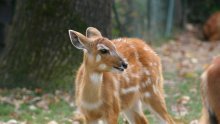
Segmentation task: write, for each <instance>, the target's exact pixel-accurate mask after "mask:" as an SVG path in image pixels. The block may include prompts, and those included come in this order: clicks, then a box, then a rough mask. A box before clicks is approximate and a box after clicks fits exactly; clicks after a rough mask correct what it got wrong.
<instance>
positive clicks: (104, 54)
mask: <svg viewBox="0 0 220 124" xmlns="http://www.w3.org/2000/svg"><path fill="white" fill-rule="evenodd" d="M69 36H70V40H71V42H72V44H73V46H75V47H76V48H78V49H82V50H84V62H85V64H86V66H87V67H89V68H90V69H92V70H95V71H113V70H117V71H124V69H126V68H127V63H126V62H125V61H124V60H123V58H122V57H121V56H120V55H119V54H118V52H117V50H116V48H115V46H114V44H113V43H112V42H111V41H110V40H109V39H107V38H104V37H102V35H101V33H100V32H99V31H98V30H97V29H96V28H93V27H89V28H87V30H86V36H84V35H83V34H81V33H79V32H77V31H73V30H69Z"/></svg>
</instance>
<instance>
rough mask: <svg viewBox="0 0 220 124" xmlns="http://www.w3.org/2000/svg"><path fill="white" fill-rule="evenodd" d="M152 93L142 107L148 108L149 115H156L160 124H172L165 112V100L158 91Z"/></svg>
mask: <svg viewBox="0 0 220 124" xmlns="http://www.w3.org/2000/svg"><path fill="white" fill-rule="evenodd" d="M157 92H158V93H155V92H152V95H151V96H150V97H148V98H147V99H146V98H145V99H144V107H146V108H148V109H149V110H150V112H151V113H153V114H154V115H156V117H157V118H158V119H159V120H160V124H174V121H173V119H172V118H171V116H170V115H169V114H168V112H167V108H166V103H165V99H164V96H163V94H162V93H159V92H160V91H159V90H158V91H157Z"/></svg>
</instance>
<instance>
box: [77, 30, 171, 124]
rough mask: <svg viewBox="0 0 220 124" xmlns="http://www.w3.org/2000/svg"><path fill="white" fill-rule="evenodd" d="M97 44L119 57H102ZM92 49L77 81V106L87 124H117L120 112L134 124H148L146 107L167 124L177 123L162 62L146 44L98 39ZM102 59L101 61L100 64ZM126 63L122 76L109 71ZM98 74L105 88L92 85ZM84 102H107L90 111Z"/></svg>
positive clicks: (96, 38) (78, 73) (101, 85)
mask: <svg viewBox="0 0 220 124" xmlns="http://www.w3.org/2000/svg"><path fill="white" fill-rule="evenodd" d="M93 31H94V30H93ZM92 34H96V32H95V33H94V32H93V33H92ZM88 40H89V38H88ZM81 42H83V43H85V42H84V41H81ZM85 44H86V43H85ZM97 44H104V45H105V46H107V47H108V48H109V49H110V50H109V51H111V52H115V55H114V56H110V55H101V54H100V53H98V50H97V48H96V46H97ZM88 49H89V50H88V52H84V60H83V63H82V65H81V66H80V68H79V70H78V72H77V76H76V80H75V85H76V86H75V88H76V93H75V94H76V105H77V107H78V109H79V111H80V112H81V113H83V115H84V116H85V118H86V122H87V123H94V122H95V121H97V120H99V119H101V120H105V122H106V123H107V124H116V123H117V119H118V116H119V112H123V113H125V114H126V115H127V117H128V119H129V120H130V121H131V123H132V124H133V123H134V124H147V123H148V121H147V119H146V117H145V115H144V113H143V111H142V108H141V107H142V104H143V106H146V107H148V108H149V109H150V110H152V112H153V113H156V115H158V117H159V118H160V119H162V120H164V121H163V122H166V123H167V124H173V123H174V122H173V120H172V118H171V117H170V115H169V114H168V112H167V108H166V104H165V99H164V91H163V76H162V69H161V62H160V58H159V56H158V55H157V54H156V53H155V52H154V51H153V50H152V49H151V48H150V47H149V46H148V45H147V44H145V43H144V41H142V40H140V39H136V38H122V39H115V40H111V41H110V40H108V39H106V38H102V37H95V38H93V41H92V42H90V48H88ZM98 55H100V56H101V60H100V61H98V62H96V61H95V59H96V57H97V56H98ZM124 59H126V61H127V62H128V68H127V69H126V70H124V72H122V73H114V72H111V69H110V68H109V67H113V66H119V65H120V64H119V62H120V61H125V60H124ZM101 64H105V65H107V67H106V70H102V69H100V68H99V66H100V65H101ZM94 73H99V74H102V75H103V78H102V79H103V80H102V82H101V84H98V85H94V84H93V83H92V81H91V79H90V76H91V75H92V74H94ZM147 81H148V83H146V82H147ZM82 100H83V101H86V102H89V103H97V101H99V100H102V101H103V102H102V104H101V105H100V106H99V107H97V108H94V109H91V110H89V109H87V108H85V107H83V106H82Z"/></svg>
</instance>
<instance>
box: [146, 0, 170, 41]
mask: <svg viewBox="0 0 220 124" xmlns="http://www.w3.org/2000/svg"><path fill="white" fill-rule="evenodd" d="M148 1H149V2H148V7H150V8H149V9H148V11H149V12H148V14H149V16H148V28H149V38H150V39H152V40H155V39H159V38H161V37H163V36H164V34H165V28H166V19H167V18H166V17H167V10H168V9H167V4H168V2H167V1H166V0H148Z"/></svg>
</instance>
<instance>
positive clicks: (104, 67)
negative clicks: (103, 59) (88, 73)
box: [99, 64, 107, 70]
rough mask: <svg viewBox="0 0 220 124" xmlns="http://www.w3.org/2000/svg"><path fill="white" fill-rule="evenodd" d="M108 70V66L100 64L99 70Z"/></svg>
mask: <svg viewBox="0 0 220 124" xmlns="http://www.w3.org/2000/svg"><path fill="white" fill-rule="evenodd" d="M106 68H107V66H106V64H100V65H99V69H101V70H104V69H106Z"/></svg>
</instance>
